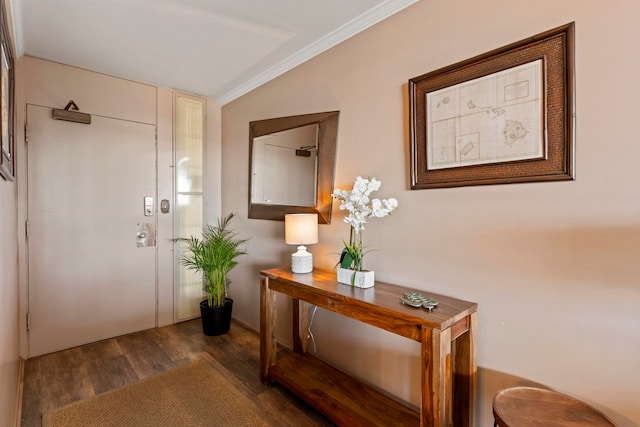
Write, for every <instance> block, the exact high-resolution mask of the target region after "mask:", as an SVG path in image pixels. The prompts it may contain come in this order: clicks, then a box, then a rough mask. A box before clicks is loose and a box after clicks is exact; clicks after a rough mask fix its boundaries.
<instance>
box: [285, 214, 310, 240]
mask: <svg viewBox="0 0 640 427" xmlns="http://www.w3.org/2000/svg"><path fill="white" fill-rule="evenodd" d="M284 241H285V243H286V244H287V245H311V244H314V243H318V214H287V215H285V216H284Z"/></svg>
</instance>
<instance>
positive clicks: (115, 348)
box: [22, 319, 334, 427]
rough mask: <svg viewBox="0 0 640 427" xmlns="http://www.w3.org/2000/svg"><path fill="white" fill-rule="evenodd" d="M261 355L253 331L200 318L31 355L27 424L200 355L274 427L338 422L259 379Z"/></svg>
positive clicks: (38, 424) (25, 407)
mask: <svg viewBox="0 0 640 427" xmlns="http://www.w3.org/2000/svg"><path fill="white" fill-rule="evenodd" d="M259 359H260V341H259V337H258V334H257V333H256V332H254V331H251V330H249V329H248V328H246V327H244V326H242V325H240V324H238V323H236V322H232V323H231V330H230V331H229V333H227V334H225V335H221V336H218V337H207V336H205V335H203V333H202V327H201V324H200V319H195V320H191V321H188V322H182V323H178V324H176V325H171V326H166V327H162V328H155V329H149V330H146V331H141V332H136V333H134V334H129V335H125V336H122V337H117V338H113V339H109V340H104V341H100V342H98V343H93V344H88V345H85V346H81V347H76V348H73V349H69V350H63V351H60V352H57V353H52V354H47V355H44V356H39V357H36V358H32V359H28V360H27V362H26V365H25V378H24V395H23V402H22V427H41V414H42V413H43V412H45V411H47V410H51V409H55V408H58V407H60V406H64V405H66V404H69V403H72V402H75V401H78V400H82V399H86V398H88V397H92V396H95V395H97V394H101V393H104V392H106V391H109V390H113V389H116V388H120V387H122V386H124V385H126V384H129V383H132V382H135V381H138V380H139V379H141V378H145V377H148V376H150V375H153V374H157V373H160V372H165V371H168V370H170V369H172V368H173V367H176V366H179V365H182V364H185V363H189V362H192V361H196V360H202V361H205V362H206V363H208V364H209V365H210V366H212V367H214V368H215V369H217V370H218V371H219V372H223V373H225V375H226V376H227V378H229V381H230V382H231V383H232V384H233V385H234V386H235V388H236V389H237V390H238V391H240V392H241V393H243V394H244V395H246V396H248V397H249V398H250V399H251V400H252V401H253V402H255V403H256V405H257V406H258V408H259V409H260V410H261V411H262V415H263V416H264V418H265V419H267V420H270V422H271V423H272V425H273V426H278V427H279V426H292V427H294V426H295V427H297V426H310V427H314V426H322V427H329V426H333V425H334V424H332V423H331V422H330V421H329V420H328V419H327V418H325V417H324V416H323V415H321V414H320V413H318V412H317V411H316V410H315V409H313V408H311V407H310V406H309V405H307V404H306V403H305V402H303V401H302V400H301V399H299V398H298V397H297V396H295V395H293V394H291V393H290V392H288V391H287V390H285V389H284V388H282V387H281V386H279V385H277V384H276V385H272V386H266V385H264V384H262V383H261V382H260V375H259Z"/></svg>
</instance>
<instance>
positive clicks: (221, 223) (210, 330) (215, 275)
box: [176, 212, 248, 336]
mask: <svg viewBox="0 0 640 427" xmlns="http://www.w3.org/2000/svg"><path fill="white" fill-rule="evenodd" d="M234 216H235V213H234V212H232V213H230V214H229V215H227V216H226V217H224V218H219V219H218V225H217V226H212V225H207V226H206V227H205V229H204V230H203V231H202V237H201V238H198V237H194V236H191V237H189V238H180V239H176V240H177V241H182V242H185V243H186V246H187V252H186V254H184V255H183V256H182V257H181V259H180V263H181V264H182V265H183V266H185V267H186V268H188V269H190V270H194V271H197V272H199V273H202V278H203V290H204V291H205V293H206V294H207V299H205V300H203V301H202V302H201V303H200V314H201V315H202V331H203V332H204V334H205V335H209V336H214V335H222V334H225V333H227V332H228V331H229V327H230V325H231V311H232V309H233V300H232V299H231V298H228V297H227V289H228V287H229V284H230V283H231V282H230V281H229V279H228V278H227V273H229V271H230V270H231V269H233V268H234V267H235V266H236V265H238V262H237V261H236V258H237V257H239V256H240V255H245V254H246V252H245V251H244V250H243V249H242V248H241V247H240V246H241V245H243V244H244V243H246V242H247V240H248V239H239V238H238V237H237V233H235V232H234V231H232V230H231V229H230V228H229V223H230V222H231V220H232V219H233V218H234Z"/></svg>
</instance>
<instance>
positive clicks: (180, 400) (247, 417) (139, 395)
mask: <svg viewBox="0 0 640 427" xmlns="http://www.w3.org/2000/svg"><path fill="white" fill-rule="evenodd" d="M268 425H269V424H268V423H267V422H265V420H264V419H263V418H262V417H261V416H260V415H259V414H258V412H257V409H256V406H255V405H254V404H253V402H251V400H250V399H249V398H248V397H246V396H245V395H243V394H242V393H241V392H240V391H238V390H237V389H236V388H234V387H233V385H231V384H229V383H228V382H227V380H225V378H224V376H223V375H222V374H220V373H219V372H217V371H216V370H214V369H213V368H211V367H209V366H207V365H206V364H205V363H204V362H200V361H198V362H193V363H189V364H187V365H183V366H180V367H177V368H174V369H172V370H170V371H168V372H165V373H162V374H158V375H156V376H154V377H150V378H145V379H143V380H140V381H138V382H136V383H133V384H130V385H127V386H125V387H123V388H121V389H117V390H112V391H109V392H107V393H104V394H101V395H99V396H95V397H92V398H90V399H87V400H83V401H80V402H75V403H72V404H70V405H67V406H64V407H62V408H58V409H55V410H53V411H50V412H47V413H45V414H43V415H42V426H43V427H76V426H78V427H79V426H82V427H88V426H90V427H124V426H136V427H146V426H148V427H156V426H162V427H164V426H180V427H186V426H194V427H195V426H247V427H255V426H268Z"/></svg>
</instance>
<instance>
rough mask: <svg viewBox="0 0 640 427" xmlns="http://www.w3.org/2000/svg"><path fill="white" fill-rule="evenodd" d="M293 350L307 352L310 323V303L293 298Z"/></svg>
mask: <svg viewBox="0 0 640 427" xmlns="http://www.w3.org/2000/svg"><path fill="white" fill-rule="evenodd" d="M292 305H293V307H292V311H293V351H295V352H296V353H306V352H307V327H308V325H309V303H307V302H306V301H302V300H299V299H298V298H293V300H292Z"/></svg>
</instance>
